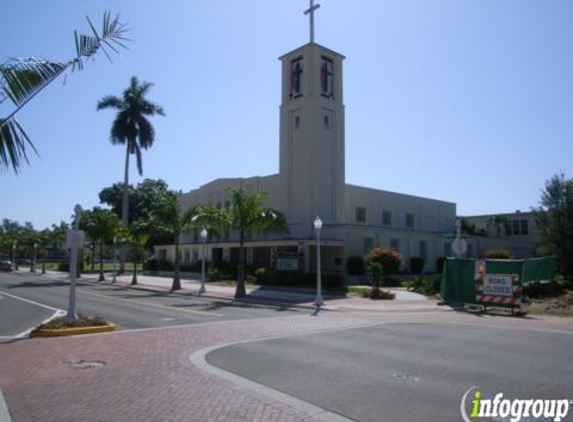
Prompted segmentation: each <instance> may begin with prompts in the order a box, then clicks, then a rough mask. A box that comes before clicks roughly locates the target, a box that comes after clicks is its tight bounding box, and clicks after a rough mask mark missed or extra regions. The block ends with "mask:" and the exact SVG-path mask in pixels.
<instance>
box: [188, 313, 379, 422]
mask: <svg viewBox="0 0 573 422" xmlns="http://www.w3.org/2000/svg"><path fill="white" fill-rule="evenodd" d="M386 324H388V323H387V322H375V323H357V324H353V325H351V326H347V327H339V328H333V329H327V330H317V331H313V332H307V333H295V334H286V335H279V336H272V337H263V338H256V339H249V340H239V341H232V342H228V343H224V344H219V345H216V346H210V347H205V348H203V349H200V350H196V351H195V352H193V353H191V355H190V356H189V361H190V362H191V363H192V364H193V365H195V366H196V367H198V368H199V369H202V370H204V371H206V372H208V373H209V374H211V375H214V376H216V377H219V378H222V379H225V380H227V381H230V382H231V383H233V384H235V385H237V386H238V387H240V388H243V389H245V390H248V391H251V392H254V393H256V394H259V395H261V396H264V397H267V398H269V399H271V400H274V401H277V402H279V403H282V404H285V405H287V406H289V407H292V408H293V409H296V410H298V411H300V412H304V413H306V414H308V415H310V416H312V417H313V418H316V419H319V420H321V421H324V422H354V421H353V420H352V419H349V418H346V417H345V416H342V415H339V414H337V413H334V412H331V411H329V410H326V409H324V408H322V407H319V406H316V405H314V404H312V403H309V402H307V401H304V400H301V399H299V398H296V397H293V396H291V395H288V394H286V393H283V392H281V391H279V390H275V389H273V388H270V387H267V386H266V385H263V384H260V383H258V382H256V381H252V380H250V379H248V378H244V377H242V376H239V375H237V374H234V373H232V372H229V371H226V370H224V369H222V368H219V367H217V366H214V365H211V364H210V363H209V362H207V359H206V357H207V355H208V354H209V353H211V352H213V351H214V350H217V349H222V348H224V347H229V346H235V345H237V344H245V343H253V342H256V341H266V340H277V339H283V338H294V337H303V336H310V335H313V334H323V333H331V332H336V331H344V330H351V329H354V328H366V327H373V326H380V325H386Z"/></svg>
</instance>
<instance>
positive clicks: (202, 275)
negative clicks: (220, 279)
mask: <svg viewBox="0 0 573 422" xmlns="http://www.w3.org/2000/svg"><path fill="white" fill-rule="evenodd" d="M205 239H207V229H206V228H205V227H203V230H201V240H202V241H203V252H202V254H201V255H202V259H201V288H200V289H199V294H203V293H205Z"/></svg>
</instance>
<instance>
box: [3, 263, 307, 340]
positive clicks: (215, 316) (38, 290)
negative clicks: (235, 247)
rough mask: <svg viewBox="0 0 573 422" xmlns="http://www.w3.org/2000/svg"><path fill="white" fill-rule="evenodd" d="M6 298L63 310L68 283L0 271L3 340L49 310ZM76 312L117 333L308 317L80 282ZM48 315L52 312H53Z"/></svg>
mask: <svg viewBox="0 0 573 422" xmlns="http://www.w3.org/2000/svg"><path fill="white" fill-rule="evenodd" d="M7 294H10V295H13V296H17V297H20V298H23V299H27V300H31V301H35V302H38V303H40V304H43V305H45V306H49V307H52V308H56V309H61V310H64V311H65V310H67V306H68V297H69V283H68V282H67V281H64V280H60V279H56V278H55V277H53V276H52V277H50V276H42V275H40V274H30V273H12V274H10V273H0V296H2V297H3V298H2V299H0V321H1V322H0V337H2V336H11V335H14V334H16V333H19V332H21V331H24V330H25V329H26V328H25V327H27V328H30V327H32V326H34V325H36V324H38V323H39V322H40V321H42V320H44V319H45V318H46V312H45V311H47V310H46V309H45V308H40V307H37V306H34V305H32V304H30V303H28V302H24V301H21V300H17V299H14V298H10V299H9V301H8V299H6V298H8V297H9V296H8V295H7ZM3 301H5V302H3ZM5 304H9V306H5ZM76 308H77V310H78V311H79V312H82V313H85V314H88V315H94V314H101V315H103V316H104V317H105V318H106V319H108V320H110V321H113V322H114V323H115V324H116V326H117V327H118V329H137V328H151V327H164V326H172V325H185V324H194V323H201V322H209V321H224V320H233V319H247V318H261V317H270V316H282V315H290V314H294V313H300V312H307V313H308V311H301V310H298V309H293V308H285V307H278V306H272V305H265V304H262V305H258V304H247V303H240V302H230V301H226V300H219V299H210V298H198V297H185V296H181V295H176V294H169V293H156V292H148V291H142V290H135V289H128V288H123V287H118V286H113V285H110V284H109V283H107V284H98V283H93V282H91V283H85V282H82V281H79V282H78V288H77V299H76ZM48 314H53V311H51V312H48ZM18 330H20V331H18Z"/></svg>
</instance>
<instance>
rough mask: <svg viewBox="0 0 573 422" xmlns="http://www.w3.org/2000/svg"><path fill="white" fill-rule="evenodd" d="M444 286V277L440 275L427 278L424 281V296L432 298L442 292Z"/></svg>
mask: <svg viewBox="0 0 573 422" xmlns="http://www.w3.org/2000/svg"><path fill="white" fill-rule="evenodd" d="M441 285H442V277H441V276H439V275H435V276H430V277H426V278H424V279H423V281H422V291H421V293H422V294H425V295H426V296H432V295H435V294H438V293H439V292H440V286H441Z"/></svg>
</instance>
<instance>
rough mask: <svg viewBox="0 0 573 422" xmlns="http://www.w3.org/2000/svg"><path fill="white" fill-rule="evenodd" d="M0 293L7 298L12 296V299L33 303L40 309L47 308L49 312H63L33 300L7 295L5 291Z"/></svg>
mask: <svg viewBox="0 0 573 422" xmlns="http://www.w3.org/2000/svg"><path fill="white" fill-rule="evenodd" d="M0 293H1V294H5V295H6V296H10V297H12V298H14V299H18V300H21V301H22V302H28V303H31V304H32V305H36V306H39V307H40V308H46V309H49V310H51V311H63V310H62V309H58V308H54V307H53V306H48V305H44V304H43V303H40V302H35V301H33V300H30V299H26V298H24V297H20V296H16V295H13V294H11V293H6V292H5V291H4V290H0Z"/></svg>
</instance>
